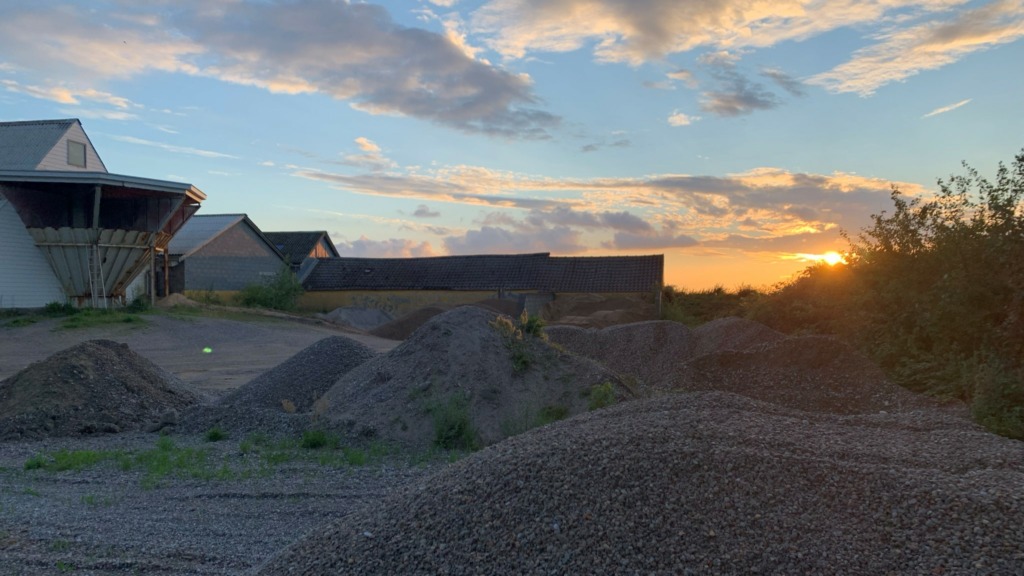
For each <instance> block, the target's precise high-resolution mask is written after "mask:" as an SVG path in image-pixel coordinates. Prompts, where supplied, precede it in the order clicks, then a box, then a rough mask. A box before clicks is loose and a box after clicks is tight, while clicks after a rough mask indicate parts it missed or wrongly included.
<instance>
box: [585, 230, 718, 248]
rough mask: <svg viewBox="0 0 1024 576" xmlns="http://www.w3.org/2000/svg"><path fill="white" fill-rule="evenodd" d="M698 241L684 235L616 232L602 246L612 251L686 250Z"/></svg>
mask: <svg viewBox="0 0 1024 576" xmlns="http://www.w3.org/2000/svg"><path fill="white" fill-rule="evenodd" d="M697 244H698V241H697V240H696V239H695V238H693V237H692V236H687V235H686V234H673V233H671V232H661V233H655V234H636V233H633V232H616V233H615V236H614V237H613V239H612V241H611V242H605V243H603V244H602V245H603V246H604V247H605V248H610V249H614V250H664V249H669V248H688V247H690V246H696V245H697Z"/></svg>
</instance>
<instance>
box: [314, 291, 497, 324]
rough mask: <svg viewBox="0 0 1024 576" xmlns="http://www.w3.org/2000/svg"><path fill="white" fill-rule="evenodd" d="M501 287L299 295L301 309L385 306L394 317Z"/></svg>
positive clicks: (491, 294)
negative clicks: (465, 289) (471, 289)
mask: <svg viewBox="0 0 1024 576" xmlns="http://www.w3.org/2000/svg"><path fill="white" fill-rule="evenodd" d="M497 297H498V293H497V291H465V292H464V291H455V290H338V291H330V292H306V293H305V294H303V295H302V296H301V297H299V310H302V311H304V312H330V311H331V310H334V309H335V308H367V309H375V310H383V311H384V312H387V313H388V314H390V315H391V316H392V317H393V318H398V317H399V316H404V315H405V314H408V313H410V312H412V311H414V310H417V309H419V308H423V307H424V306H431V305H435V304H451V305H459V304H472V303H474V302H480V301H481V300H489V299H492V298H497Z"/></svg>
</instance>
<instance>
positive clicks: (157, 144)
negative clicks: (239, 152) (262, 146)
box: [111, 135, 238, 159]
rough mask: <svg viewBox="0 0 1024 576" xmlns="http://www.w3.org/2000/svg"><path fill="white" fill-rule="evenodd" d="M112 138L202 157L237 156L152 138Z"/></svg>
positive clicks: (234, 157)
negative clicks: (157, 140) (156, 140)
mask: <svg viewBox="0 0 1024 576" xmlns="http://www.w3.org/2000/svg"><path fill="white" fill-rule="evenodd" d="M111 138H112V139H114V140H117V141H119V142H127V143H129V144H138V145H140V146H152V147H154V148H160V149H163V150H166V151H168V152H174V153H176V154H189V155H191V156H202V157H203V158H233V159H237V158H238V156H233V155H231V154H224V153H222V152H212V151H210V150H202V149H199V148H191V147H189V146H175V145H174V144H165V143H163V142H153V141H152V140H143V139H142V138H136V137H134V136H116V135H115V136H111Z"/></svg>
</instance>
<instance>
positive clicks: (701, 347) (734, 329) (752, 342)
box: [690, 316, 786, 358]
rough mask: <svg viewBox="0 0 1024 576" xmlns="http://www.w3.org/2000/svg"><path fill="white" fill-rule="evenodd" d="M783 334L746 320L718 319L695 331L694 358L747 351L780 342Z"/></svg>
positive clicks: (783, 336)
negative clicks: (753, 347)
mask: <svg viewBox="0 0 1024 576" xmlns="http://www.w3.org/2000/svg"><path fill="white" fill-rule="evenodd" d="M785 337H786V335H785V334H783V333H782V332H777V331H775V330H772V329H771V328H769V327H767V326H765V325H764V324H761V323H760V322H755V321H753V320H747V319H746V318H737V317H734V316H733V317H728V318H718V319H716V320H712V321H711V322H706V323H704V324H701V325H700V326H698V327H696V328H694V329H693V341H694V346H693V350H692V352H691V353H690V356H691V357H692V358H697V357H699V356H703V355H705V354H713V353H715V352H722V351H724V350H746V349H747V348H750V347H752V346H758V345H761V344H768V343H770V342H778V341H779V340H782V339H783V338H785Z"/></svg>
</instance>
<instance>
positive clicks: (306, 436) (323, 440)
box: [299, 430, 341, 450]
mask: <svg viewBox="0 0 1024 576" xmlns="http://www.w3.org/2000/svg"><path fill="white" fill-rule="evenodd" d="M299 445H300V446H302V447H303V448H305V449H306V450H316V449H318V448H330V449H331V450H336V449H337V448H338V447H339V446H340V445H341V439H340V438H338V436H337V435H335V434H329V433H327V432H325V431H323V430H306V431H305V432H303V433H302V440H301V441H300V443H299Z"/></svg>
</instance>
